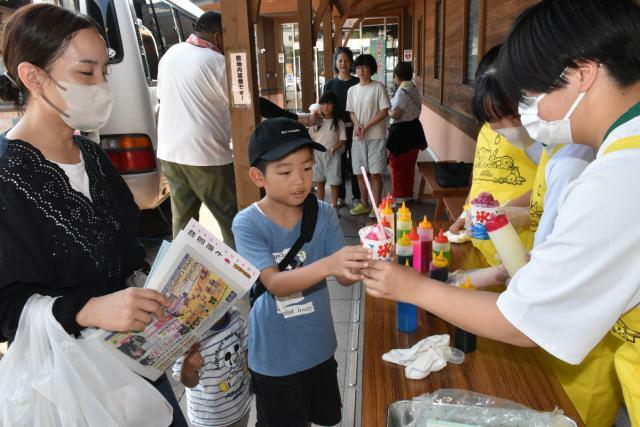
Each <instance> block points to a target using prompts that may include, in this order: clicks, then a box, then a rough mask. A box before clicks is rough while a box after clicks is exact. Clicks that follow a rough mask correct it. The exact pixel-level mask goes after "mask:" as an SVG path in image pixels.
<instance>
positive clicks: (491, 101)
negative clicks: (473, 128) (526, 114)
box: [471, 45, 518, 123]
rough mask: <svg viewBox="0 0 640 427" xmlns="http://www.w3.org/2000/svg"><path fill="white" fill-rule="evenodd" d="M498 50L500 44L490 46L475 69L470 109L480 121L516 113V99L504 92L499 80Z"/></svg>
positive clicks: (483, 121)
mask: <svg viewBox="0 0 640 427" xmlns="http://www.w3.org/2000/svg"><path fill="white" fill-rule="evenodd" d="M500 50H501V48H500V45H497V46H494V47H492V48H491V49H490V50H489V51H488V52H487V53H486V54H485V55H484V57H483V58H482V60H481V61H480V63H479V64H478V69H477V70H476V78H475V80H474V83H473V86H474V92H473V97H472V98H471V111H472V112H473V115H474V116H475V118H476V119H477V120H478V121H479V122H480V123H485V122H492V121H495V120H499V119H501V118H503V117H515V116H517V115H518V104H517V102H516V99H515V98H514V97H513V96H509V95H508V94H507V93H506V91H505V90H504V88H503V87H502V85H501V84H500V81H499V76H498V68H497V59H498V55H499V54H500Z"/></svg>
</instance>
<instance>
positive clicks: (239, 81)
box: [229, 52, 251, 107]
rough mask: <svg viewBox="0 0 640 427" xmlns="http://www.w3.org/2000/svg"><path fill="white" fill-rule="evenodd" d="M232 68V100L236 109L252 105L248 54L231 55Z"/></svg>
mask: <svg viewBox="0 0 640 427" xmlns="http://www.w3.org/2000/svg"><path fill="white" fill-rule="evenodd" d="M229 60H230V62H231V64H230V65H231V66H230V67H229V71H230V72H231V100H232V105H233V106H234V107H246V106H248V105H251V88H250V86H249V68H248V64H247V53H246V52H236V53H230V54H229Z"/></svg>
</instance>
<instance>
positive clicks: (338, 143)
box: [309, 92, 347, 216]
mask: <svg viewBox="0 0 640 427" xmlns="http://www.w3.org/2000/svg"><path fill="white" fill-rule="evenodd" d="M319 103H320V111H322V115H323V116H324V118H325V121H324V122H323V123H322V124H321V125H320V126H316V127H313V128H310V129H309V134H310V135H311V139H313V140H314V141H315V142H317V143H319V144H322V145H323V146H324V147H325V148H326V149H327V151H325V152H320V151H316V152H315V153H314V157H315V159H314V160H315V161H314V163H313V182H314V183H315V185H316V187H317V190H316V191H317V196H318V199H319V200H324V186H325V183H329V185H330V186H331V206H333V208H334V209H336V212H338V196H339V193H340V184H342V177H341V176H340V171H341V170H342V153H344V150H345V144H346V143H347V131H346V128H345V126H344V122H343V121H342V120H341V119H339V118H338V111H337V109H338V98H337V97H336V94H334V93H333V92H327V93H325V94H323V95H322V96H321V97H320V101H319ZM338 216H340V213H338Z"/></svg>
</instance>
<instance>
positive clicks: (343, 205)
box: [338, 199, 347, 209]
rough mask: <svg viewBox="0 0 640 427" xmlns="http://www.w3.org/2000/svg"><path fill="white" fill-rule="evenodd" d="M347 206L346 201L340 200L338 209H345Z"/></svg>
mask: <svg viewBox="0 0 640 427" xmlns="http://www.w3.org/2000/svg"><path fill="white" fill-rule="evenodd" d="M345 206H347V204H346V203H345V201H344V199H338V209H340V208H343V207H345Z"/></svg>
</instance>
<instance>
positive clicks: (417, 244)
mask: <svg viewBox="0 0 640 427" xmlns="http://www.w3.org/2000/svg"><path fill="white" fill-rule="evenodd" d="M407 236H408V237H409V240H411V246H413V262H412V264H413V269H414V270H415V271H417V272H418V273H424V272H425V271H426V270H425V269H424V268H423V267H422V242H421V241H420V235H419V234H418V232H417V231H416V228H415V227H411V233H409V234H408V235H407Z"/></svg>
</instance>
